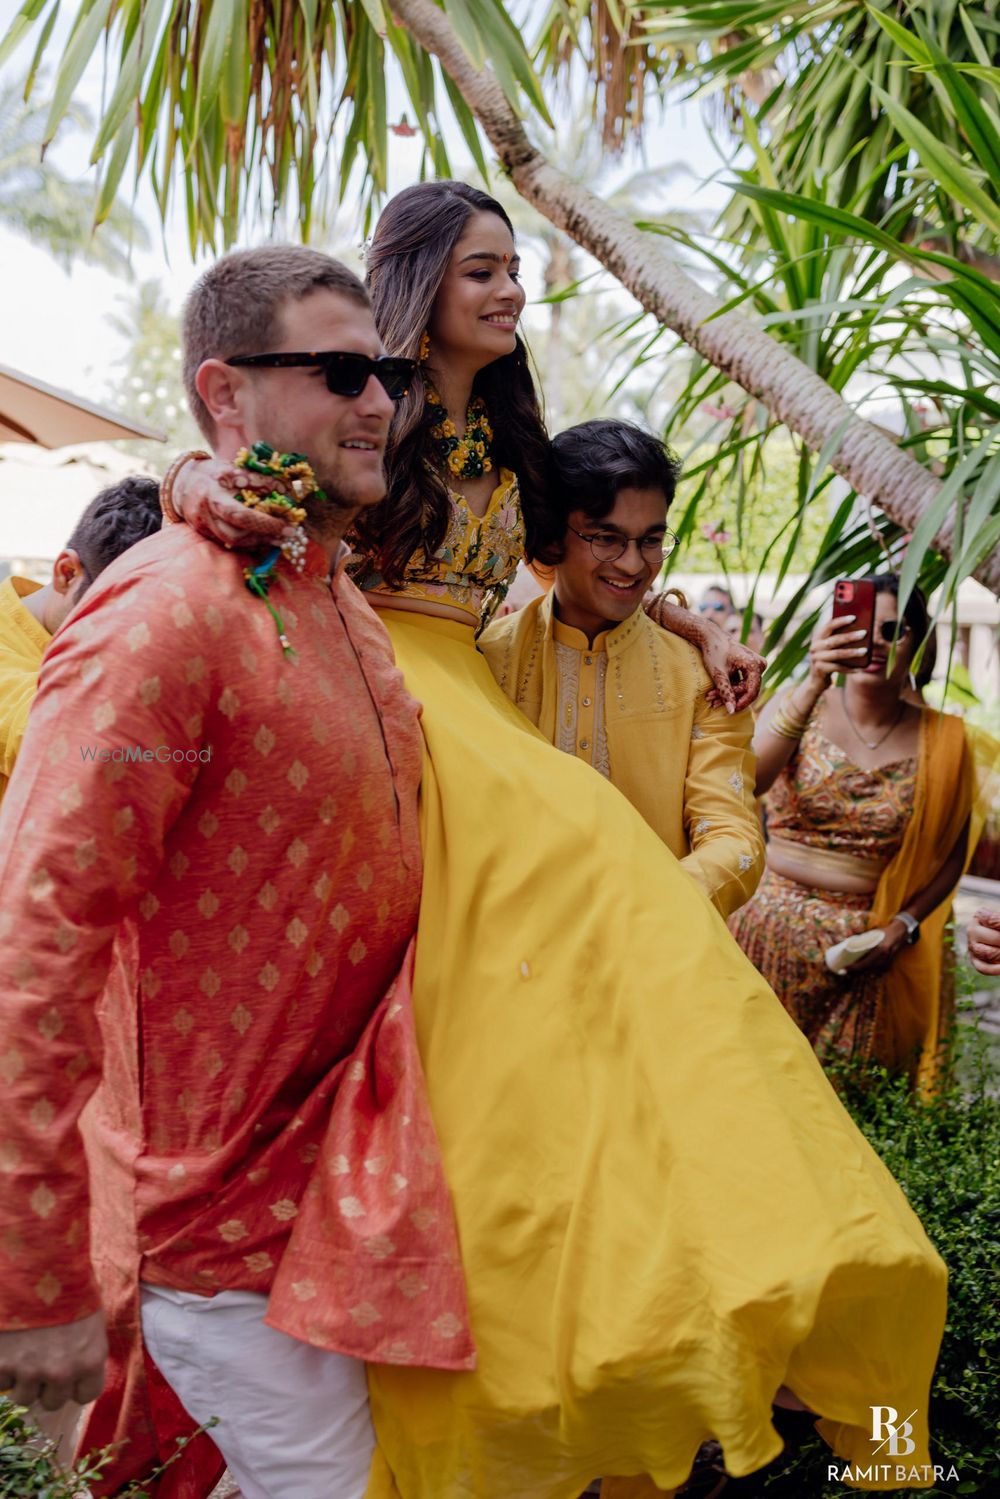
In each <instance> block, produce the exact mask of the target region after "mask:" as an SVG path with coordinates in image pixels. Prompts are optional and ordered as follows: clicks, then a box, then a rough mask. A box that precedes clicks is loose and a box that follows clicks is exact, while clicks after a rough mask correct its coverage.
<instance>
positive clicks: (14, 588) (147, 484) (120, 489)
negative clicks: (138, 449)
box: [0, 475, 161, 799]
mask: <svg viewBox="0 0 1000 1499" xmlns="http://www.w3.org/2000/svg"><path fill="white" fill-rule="evenodd" d="M159 495H160V491H159V485H158V484H157V483H156V481H155V480H154V479H146V478H143V477H142V476H141V475H132V476H129V477H128V478H126V479H122V480H121V481H120V482H119V483H118V484H112V485H111V486H110V487H109V488H107V489H102V490H101V492H100V494H99V495H97V496H96V497H95V498H94V499H93V500H91V502H90V504H89V505H88V506H87V508H86V510H85V511H84V512H83V514H82V515H81V517H80V519H79V521H78V522H77V525H76V529H75V530H74V532H73V534H72V536H71V537H70V539H69V541H68V542H67V543H66V545H65V546H64V547H63V549H62V551H61V552H60V553H59V556H58V557H57V558H56V560H55V562H54V563H53V564H52V577H51V578H50V580H49V582H48V583H34V582H32V580H31V579H30V578H18V577H10V578H6V579H5V580H4V581H3V583H0V799H2V798H3V794H4V791H5V790H6V789H7V782H8V781H9V779H10V774H11V771H12V770H13V769H14V761H15V760H16V759H17V756H18V752H19V751H20V748H21V741H22V739H23V738H24V730H25V727H26V726H27V722H28V711H29V709H30V708H31V704H32V702H33V701H34V697H35V690H36V688H37V687H38V669H39V667H40V666H41V664H42V657H43V656H44V654H45V651H46V648H47V646H48V643H49V641H50V640H51V639H52V637H53V635H54V634H55V632H56V631H57V630H58V628H59V626H60V625H61V624H62V622H63V620H64V619H65V618H66V616H67V615H68V614H69V612H70V610H71V609H72V608H73V607H74V605H75V604H77V603H79V601H80V599H81V598H82V597H83V595H84V593H85V592H86V591H87V589H88V588H89V587H90V585H91V583H92V582H93V581H94V579H95V578H96V577H97V576H98V574H99V573H102V572H103V571H104V569H105V568H106V567H107V566H108V563H109V562H113V561H114V560H115V558H116V557H117V556H119V555H120V554H121V553H122V552H124V551H126V550H127V549H128V548H129V547H130V546H133V545H134V543H135V542H137V541H142V539H143V537H145V536H151V535H152V534H153V533H154V531H158V530H159V529H160V521H161V515H160V498H159Z"/></svg>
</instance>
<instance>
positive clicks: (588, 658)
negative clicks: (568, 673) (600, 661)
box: [583, 656, 594, 666]
mask: <svg viewBox="0 0 1000 1499" xmlns="http://www.w3.org/2000/svg"><path fill="white" fill-rule="evenodd" d="M583 664H584V666H593V664H594V658H593V656H584V658H583Z"/></svg>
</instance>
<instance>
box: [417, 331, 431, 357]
mask: <svg viewBox="0 0 1000 1499" xmlns="http://www.w3.org/2000/svg"><path fill="white" fill-rule="evenodd" d="M430 354H431V336H430V334H429V333H428V332H427V329H426V328H425V329H424V331H423V333H421V335H420V347H419V348H418V349H417V362H418V363H419V364H426V363H427V361H428V359H429V358H430Z"/></svg>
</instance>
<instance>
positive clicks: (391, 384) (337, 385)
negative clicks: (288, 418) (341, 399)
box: [226, 349, 417, 401]
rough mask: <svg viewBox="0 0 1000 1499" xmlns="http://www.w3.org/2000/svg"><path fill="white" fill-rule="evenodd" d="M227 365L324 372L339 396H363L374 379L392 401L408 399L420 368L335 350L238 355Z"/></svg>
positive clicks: (413, 363) (406, 362)
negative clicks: (417, 369) (310, 352)
mask: <svg viewBox="0 0 1000 1499" xmlns="http://www.w3.org/2000/svg"><path fill="white" fill-rule="evenodd" d="M226 363H227V364H233V365H245V366H248V367H250V368H257V369H276V370H287V369H300V368H303V367H305V366H311V367H312V368H315V369H321V370H322V371H323V374H324V375H325V376H326V388H327V390H329V391H330V392H331V394H332V395H335V396H359V395H360V394H361V392H362V391H363V390H364V388H365V386H366V385H367V384H368V381H369V380H370V379H371V377H372V375H374V376H375V379H376V380H377V381H378V382H379V384H380V385H381V386H382V388H383V390H384V391H385V393H386V395H387V396H388V397H389V399H390V400H392V401H401V400H402V399H403V397H404V396H405V395H406V393H407V391H408V390H409V388H410V384H411V382H412V380H413V372H414V370H415V369H416V367H417V361H416V360H415V359H394V358H388V357H386V358H382V359H369V358H368V355H367V354H343V353H340V352H338V351H337V350H334V349H331V350H329V351H328V352H326V353H322V354H315V353H313V354H237V355H236V356H235V357H234V358H233V359H227V360H226Z"/></svg>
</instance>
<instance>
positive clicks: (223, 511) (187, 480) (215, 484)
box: [160, 453, 294, 550]
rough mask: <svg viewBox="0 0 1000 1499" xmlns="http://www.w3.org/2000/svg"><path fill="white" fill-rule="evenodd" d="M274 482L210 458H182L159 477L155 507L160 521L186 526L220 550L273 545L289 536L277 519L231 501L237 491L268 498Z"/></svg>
mask: <svg viewBox="0 0 1000 1499" xmlns="http://www.w3.org/2000/svg"><path fill="white" fill-rule="evenodd" d="M280 488H281V485H280V483H279V482H278V481H277V480H276V479H274V478H267V477H265V476H264V475H263V474H255V473H254V472H253V471H252V470H250V469H245V468H234V467H233V465H232V464H231V463H228V462H227V461H226V460H225V459H224V458H213V457H212V456H211V454H210V453H182V454H181V456H180V457H179V458H177V459H175V460H174V462H173V463H172V464H171V465H170V468H169V469H168V470H167V472H166V474H164V476H163V483H162V485H161V487H160V505H161V507H162V509H163V517H164V520H166V521H186V522H187V524H188V525H189V526H193V527H194V529H195V530H196V531H199V532H200V533H201V534H202V536H207V537H209V539H210V540H211V541H218V542H221V543H222V545H223V546H229V547H232V546H237V547H241V548H246V549H248V550H252V549H253V548H254V547H257V546H274V545H275V544H276V543H277V542H279V541H281V540H282V539H283V538H284V537H286V536H291V535H292V534H293V533H294V527H292V526H289V525H287V524H286V522H285V521H283V520H282V519H281V518H280V517H279V516H276V515H265V514H264V513H263V512H262V511H260V510H248V509H247V507H246V505H244V504H242V503H241V501H239V500H237V499H234V498H233V492H234V491H235V490H237V489H253V490H256V491H258V492H259V493H260V494H270V493H271V491H272V490H274V489H280Z"/></svg>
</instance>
